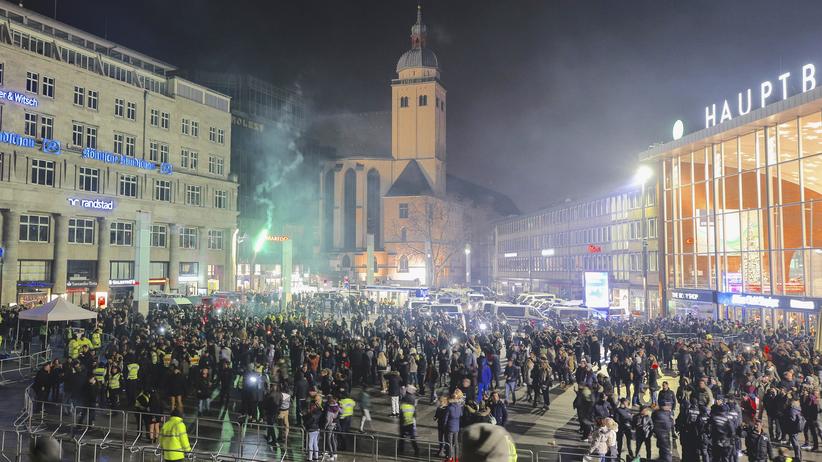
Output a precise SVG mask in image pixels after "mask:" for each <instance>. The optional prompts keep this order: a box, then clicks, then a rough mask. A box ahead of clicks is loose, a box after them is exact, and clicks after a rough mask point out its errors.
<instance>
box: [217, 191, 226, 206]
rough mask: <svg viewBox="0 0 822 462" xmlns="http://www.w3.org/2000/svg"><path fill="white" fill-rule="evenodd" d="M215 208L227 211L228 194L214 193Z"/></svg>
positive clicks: (222, 192) (223, 192)
mask: <svg viewBox="0 0 822 462" xmlns="http://www.w3.org/2000/svg"><path fill="white" fill-rule="evenodd" d="M214 208H215V209H227V208H228V192H227V191H219V190H218V191H214Z"/></svg>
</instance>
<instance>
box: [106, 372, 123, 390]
mask: <svg viewBox="0 0 822 462" xmlns="http://www.w3.org/2000/svg"><path fill="white" fill-rule="evenodd" d="M122 378H123V374H121V373H119V372H118V373H116V374H114V375H112V376H111V377H109V378H108V387H109V388H110V389H112V390H119V389H120V379H122Z"/></svg>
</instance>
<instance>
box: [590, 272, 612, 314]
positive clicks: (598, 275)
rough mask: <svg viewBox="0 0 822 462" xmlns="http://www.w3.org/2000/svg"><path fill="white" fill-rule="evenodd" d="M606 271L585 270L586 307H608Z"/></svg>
mask: <svg viewBox="0 0 822 462" xmlns="http://www.w3.org/2000/svg"><path fill="white" fill-rule="evenodd" d="M608 294H609V291H608V273H603V272H592V271H586V272H585V306H587V307H588V308H608V307H610V305H611V304H610V300H609V298H608Z"/></svg>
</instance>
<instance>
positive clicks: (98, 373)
mask: <svg viewBox="0 0 822 462" xmlns="http://www.w3.org/2000/svg"><path fill="white" fill-rule="evenodd" d="M94 378H95V379H97V381H98V382H100V383H103V381H104V380H105V379H106V368H105V367H95V368H94Z"/></svg>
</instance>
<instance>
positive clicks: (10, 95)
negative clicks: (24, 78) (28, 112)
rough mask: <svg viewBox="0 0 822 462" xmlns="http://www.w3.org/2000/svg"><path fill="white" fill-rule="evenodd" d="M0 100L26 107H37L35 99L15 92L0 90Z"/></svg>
mask: <svg viewBox="0 0 822 462" xmlns="http://www.w3.org/2000/svg"><path fill="white" fill-rule="evenodd" d="M0 99H4V100H6V101H11V102H12V103H17V104H21V105H23V106H28V107H37V104H38V103H37V98H32V97H31V96H28V95H24V94H23V93H18V92H16V91H9V90H0Z"/></svg>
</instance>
